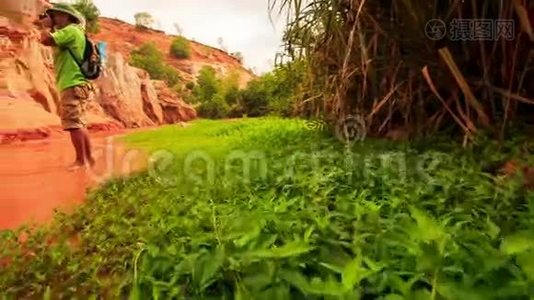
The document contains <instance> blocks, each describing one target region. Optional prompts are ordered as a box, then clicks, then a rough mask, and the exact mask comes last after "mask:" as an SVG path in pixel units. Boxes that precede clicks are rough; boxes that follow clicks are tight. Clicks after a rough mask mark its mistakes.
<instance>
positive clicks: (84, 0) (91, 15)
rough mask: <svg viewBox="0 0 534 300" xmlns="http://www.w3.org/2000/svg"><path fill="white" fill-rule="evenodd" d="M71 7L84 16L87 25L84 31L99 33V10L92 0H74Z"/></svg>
mask: <svg viewBox="0 0 534 300" xmlns="http://www.w3.org/2000/svg"><path fill="white" fill-rule="evenodd" d="M72 6H73V7H74V8H75V9H76V10H77V11H78V12H80V13H81V14H82V15H83V16H84V18H85V21H86V23H87V24H86V26H87V28H86V30H87V31H88V32H90V33H98V32H99V31H100V27H99V25H98V18H99V17H100V10H99V9H98V7H97V6H96V5H95V4H94V3H93V1H92V0H76V2H74V3H73V4H72Z"/></svg>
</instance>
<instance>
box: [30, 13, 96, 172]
mask: <svg viewBox="0 0 534 300" xmlns="http://www.w3.org/2000/svg"><path fill="white" fill-rule="evenodd" d="M38 23H39V24H40V25H41V26H42V27H41V28H43V31H42V32H41V43H42V44H44V45H46V46H50V47H53V48H54V68H55V73H56V81H57V86H58V89H59V91H60V92H61V101H60V116H61V123H62V125H63V128H64V130H66V131H68V132H69V133H70V137H71V140H72V144H73V146H74V149H75V151H76V161H75V162H74V163H73V164H72V165H70V166H69V167H68V170H69V171H75V170H78V169H81V168H84V167H86V166H93V165H94V163H95V160H94V159H93V156H92V154H91V143H90V140H89V134H88V131H87V129H86V125H87V121H86V117H85V114H86V107H87V103H88V102H89V101H91V100H92V99H93V98H94V89H93V86H92V85H91V83H90V82H89V81H88V80H87V78H85V76H84V75H83V73H82V71H81V69H80V67H79V65H78V63H77V61H81V60H82V58H83V53H84V51H85V45H86V43H85V32H84V25H85V20H84V18H83V17H82V16H81V14H80V13H79V12H78V11H76V10H75V9H74V8H73V7H72V6H70V5H68V4H64V3H58V4H54V5H53V6H52V7H51V8H49V9H48V10H47V11H46V14H45V15H44V16H42V17H41V18H40V20H39V22H38ZM74 56H76V58H75V57H74Z"/></svg>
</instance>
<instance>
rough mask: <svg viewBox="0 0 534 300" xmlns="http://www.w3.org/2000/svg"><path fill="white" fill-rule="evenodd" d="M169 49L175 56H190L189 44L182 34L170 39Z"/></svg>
mask: <svg viewBox="0 0 534 300" xmlns="http://www.w3.org/2000/svg"><path fill="white" fill-rule="evenodd" d="M170 51H171V54H172V55H173V56H174V57H176V58H189V57H191V44H190V43H189V41H188V40H187V39H186V38H184V37H183V36H178V37H175V38H174V39H173V40H172V44H171V50H170Z"/></svg>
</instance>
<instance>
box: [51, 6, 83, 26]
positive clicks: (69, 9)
mask: <svg viewBox="0 0 534 300" xmlns="http://www.w3.org/2000/svg"><path fill="white" fill-rule="evenodd" d="M54 12H61V13H64V14H67V15H69V16H71V17H73V18H74V20H76V23H78V24H80V25H85V18H84V17H83V16H82V14H81V13H80V12H78V11H77V10H76V9H75V8H74V7H72V6H71V5H69V4H66V3H55V4H54V5H53V6H52V7H51V8H49V9H47V10H46V13H47V14H53V13H54Z"/></svg>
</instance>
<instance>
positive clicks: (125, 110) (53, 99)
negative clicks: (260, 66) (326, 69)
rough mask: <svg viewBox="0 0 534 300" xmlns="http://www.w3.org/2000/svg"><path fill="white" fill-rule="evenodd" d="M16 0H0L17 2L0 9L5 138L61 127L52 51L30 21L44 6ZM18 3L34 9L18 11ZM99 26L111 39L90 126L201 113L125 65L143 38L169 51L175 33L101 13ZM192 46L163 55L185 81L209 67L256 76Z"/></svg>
mask: <svg viewBox="0 0 534 300" xmlns="http://www.w3.org/2000/svg"><path fill="white" fill-rule="evenodd" d="M17 1H22V2H24V3H22V2H17ZM17 1H12V0H0V4H5V3H8V2H9V3H10V5H12V7H11V9H12V11H9V12H8V13H6V12H5V11H4V12H0V144H1V143H6V142H10V141H12V140H26V139H40V138H46V137H49V136H51V135H54V134H56V133H59V132H61V128H60V120H59V117H58V116H57V113H58V112H57V107H58V101H59V95H58V91H57V89H56V87H55V79H54V75H53V62H52V52H51V49H49V48H46V47H43V46H41V45H40V44H39V42H38V40H37V37H38V32H37V30H36V29H35V28H33V27H32V26H31V25H30V23H29V21H30V20H32V18H34V17H35V16H34V14H35V13H36V12H37V11H38V10H39V9H38V8H37V6H39V5H40V4H39V3H40V0H17ZM4 2H5V3H4ZM20 3H22V4H24V5H19V4H20ZM30 4H32V5H35V7H33V8H32V5H30ZM4 7H5V6H4ZM20 7H23V8H25V9H26V8H28V7H29V8H30V9H28V10H27V11H24V12H22V11H16V10H17V9H19V8H20ZM2 14H3V15H2ZM32 14H33V15H32ZM100 27H101V31H100V33H99V34H97V35H95V36H93V38H94V39H95V40H97V41H104V42H106V43H107V44H108V62H107V66H106V69H105V72H104V74H103V76H102V77H101V78H99V79H98V80H97V81H95V82H94V83H95V86H96V88H97V97H96V100H95V101H94V102H93V103H91V105H90V108H89V112H88V119H89V122H90V126H89V128H90V129H91V130H116V129H120V128H138V127H145V126H156V125H162V124H172V123H178V122H184V121H185V122H186V121H190V120H193V119H195V118H196V116H197V115H196V111H195V110H194V108H193V107H191V106H190V105H188V104H187V103H185V102H184V101H183V100H182V99H180V97H179V96H178V95H177V94H176V93H175V92H173V91H172V90H171V89H169V88H168V87H167V85H166V84H165V83H164V82H160V81H154V80H151V79H150V77H149V75H148V74H147V73H146V72H145V71H143V70H140V69H137V68H134V67H132V66H130V65H128V64H127V60H128V56H129V53H130V51H131V50H132V49H133V48H134V47H135V45H139V44H140V43H143V42H147V41H152V42H155V43H156V44H157V45H158V46H159V47H160V48H161V49H162V50H163V51H164V52H168V49H169V47H170V43H171V41H172V37H171V36H167V35H165V34H164V33H163V32H159V31H155V30H146V29H145V30H139V29H136V28H135V26H133V25H130V24H127V23H125V22H122V21H118V20H112V19H107V18H102V19H101V21H100ZM191 45H192V52H193V53H192V57H191V58H190V59H187V60H184V59H181V60H180V59H174V58H172V57H171V56H170V55H169V56H168V57H167V58H166V60H167V63H168V64H170V65H172V66H174V67H175V68H176V69H177V70H178V71H179V72H180V73H181V75H182V77H183V78H184V79H185V80H188V81H189V80H194V78H195V76H196V74H197V72H198V71H199V70H200V69H201V68H202V67H203V66H205V65H210V66H212V67H214V68H215V69H216V70H217V71H218V72H219V73H221V74H226V73H227V72H231V71H237V72H238V73H239V74H240V75H241V82H242V84H243V85H244V84H246V83H247V82H248V81H249V80H250V79H251V78H252V77H253V74H251V73H250V72H249V71H247V70H246V69H244V68H243V67H242V66H241V64H240V63H239V61H238V60H237V59H235V58H234V57H232V56H230V55H228V54H226V53H225V52H223V51H221V50H218V49H215V48H211V47H208V46H205V45H202V44H199V43H195V42H191Z"/></svg>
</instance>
